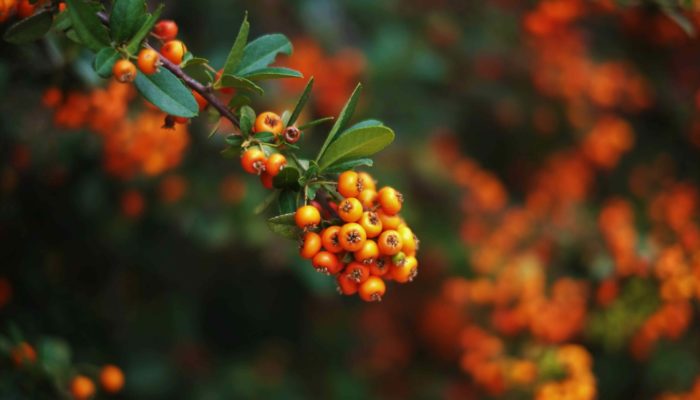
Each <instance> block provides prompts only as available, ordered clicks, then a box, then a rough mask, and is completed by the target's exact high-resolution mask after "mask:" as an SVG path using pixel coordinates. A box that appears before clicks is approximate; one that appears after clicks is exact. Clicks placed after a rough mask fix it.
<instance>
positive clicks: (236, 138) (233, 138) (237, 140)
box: [226, 135, 243, 146]
mask: <svg viewBox="0 0 700 400" xmlns="http://www.w3.org/2000/svg"><path fill="white" fill-rule="evenodd" d="M226 143H227V144H228V145H229V146H240V145H241V143H243V138H242V137H241V135H228V136H226Z"/></svg>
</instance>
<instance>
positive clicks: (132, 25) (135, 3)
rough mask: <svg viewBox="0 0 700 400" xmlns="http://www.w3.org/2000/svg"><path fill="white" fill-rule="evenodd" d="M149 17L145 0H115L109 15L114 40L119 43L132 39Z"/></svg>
mask: <svg viewBox="0 0 700 400" xmlns="http://www.w3.org/2000/svg"><path fill="white" fill-rule="evenodd" d="M147 18H148V17H147V16H146V2H145V1H144V0H114V2H113V5H112V13H111V14H110V16H109V29H110V31H111V32H110V33H111V35H112V40H114V41H115V42H117V43H118V44H119V43H124V42H126V41H127V40H129V39H131V37H132V36H134V35H135V34H136V32H138V30H139V28H141V26H142V25H143V24H144V23H145V22H146V19H147Z"/></svg>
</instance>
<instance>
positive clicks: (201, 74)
mask: <svg viewBox="0 0 700 400" xmlns="http://www.w3.org/2000/svg"><path fill="white" fill-rule="evenodd" d="M182 70H183V71H184V72H185V73H186V74H187V75H189V76H190V77H192V78H194V79H195V80H197V81H198V82H199V83H202V84H204V85H205V86H206V85H207V84H209V83H211V82H212V81H213V80H214V77H213V76H212V74H211V72H210V71H209V69H208V68H207V67H206V65H205V64H192V63H188V64H187V65H186V66H184V67H182Z"/></svg>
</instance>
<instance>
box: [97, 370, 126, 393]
mask: <svg viewBox="0 0 700 400" xmlns="http://www.w3.org/2000/svg"><path fill="white" fill-rule="evenodd" d="M100 385H102V389H104V391H105V392H107V393H117V392H119V391H120V390H122V387H124V373H123V372H122V370H121V369H119V367H117V366H115V365H105V366H104V367H102V370H101V371H100Z"/></svg>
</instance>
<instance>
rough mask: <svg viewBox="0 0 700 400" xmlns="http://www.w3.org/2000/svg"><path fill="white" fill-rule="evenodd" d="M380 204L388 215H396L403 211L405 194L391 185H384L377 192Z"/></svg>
mask: <svg viewBox="0 0 700 400" xmlns="http://www.w3.org/2000/svg"><path fill="white" fill-rule="evenodd" d="M377 195H378V201H379V205H380V206H381V207H382V210H384V212H385V213H387V214H388V215H396V214H398V213H399V211H401V205H402V203H403V195H402V194H401V193H399V192H397V191H396V189H394V188H391V187H388V186H387V187H383V188H381V190H379V192H377Z"/></svg>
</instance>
